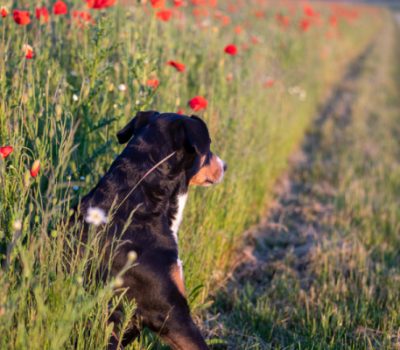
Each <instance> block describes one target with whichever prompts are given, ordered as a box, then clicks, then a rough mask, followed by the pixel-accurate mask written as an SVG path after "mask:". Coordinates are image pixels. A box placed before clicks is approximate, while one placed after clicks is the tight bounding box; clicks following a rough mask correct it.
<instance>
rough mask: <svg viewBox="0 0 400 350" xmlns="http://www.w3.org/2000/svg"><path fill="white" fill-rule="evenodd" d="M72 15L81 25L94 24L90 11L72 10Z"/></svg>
mask: <svg viewBox="0 0 400 350" xmlns="http://www.w3.org/2000/svg"><path fill="white" fill-rule="evenodd" d="M72 17H73V18H74V19H75V21H76V22H77V24H78V25H79V26H83V25H84V24H86V23H92V24H94V20H93V18H92V16H91V14H90V13H89V12H85V11H72Z"/></svg>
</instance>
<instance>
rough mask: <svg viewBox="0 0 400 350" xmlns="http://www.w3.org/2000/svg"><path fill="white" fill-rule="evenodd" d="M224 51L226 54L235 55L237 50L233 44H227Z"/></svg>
mask: <svg viewBox="0 0 400 350" xmlns="http://www.w3.org/2000/svg"><path fill="white" fill-rule="evenodd" d="M224 51H225V53H227V54H228V55H231V56H235V55H237V52H238V50H237V47H236V46H235V45H233V44H230V45H227V46H226V47H225V49H224Z"/></svg>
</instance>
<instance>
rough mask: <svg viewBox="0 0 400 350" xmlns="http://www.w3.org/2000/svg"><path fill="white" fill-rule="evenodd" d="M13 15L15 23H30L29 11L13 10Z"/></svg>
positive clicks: (22, 24) (23, 24)
mask: <svg viewBox="0 0 400 350" xmlns="http://www.w3.org/2000/svg"><path fill="white" fill-rule="evenodd" d="M13 17H14V21H15V23H17V24H19V25H20V26H25V25H27V24H29V23H31V18H30V14H29V11H20V10H14V11H13Z"/></svg>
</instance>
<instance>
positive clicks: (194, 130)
mask: <svg viewBox="0 0 400 350" xmlns="http://www.w3.org/2000/svg"><path fill="white" fill-rule="evenodd" d="M183 125H184V128H185V134H186V140H187V142H188V143H189V145H190V146H191V147H192V148H193V149H194V150H195V151H196V153H197V154H206V153H207V152H208V151H209V149H210V144H211V139H210V134H209V133H208V128H207V125H206V123H205V122H204V121H203V120H202V119H200V118H199V117H197V116H195V115H192V116H191V117H190V118H187V119H185V121H184V124H183Z"/></svg>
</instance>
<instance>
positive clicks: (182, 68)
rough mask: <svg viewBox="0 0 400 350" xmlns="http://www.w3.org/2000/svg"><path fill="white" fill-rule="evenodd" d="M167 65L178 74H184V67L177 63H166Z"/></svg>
mask: <svg viewBox="0 0 400 350" xmlns="http://www.w3.org/2000/svg"><path fill="white" fill-rule="evenodd" d="M167 64H168V65H169V66H171V67H174V68H175V69H176V70H177V71H178V72H184V71H185V69H186V66H185V65H184V64H183V63H181V62H178V61H168V62H167Z"/></svg>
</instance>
